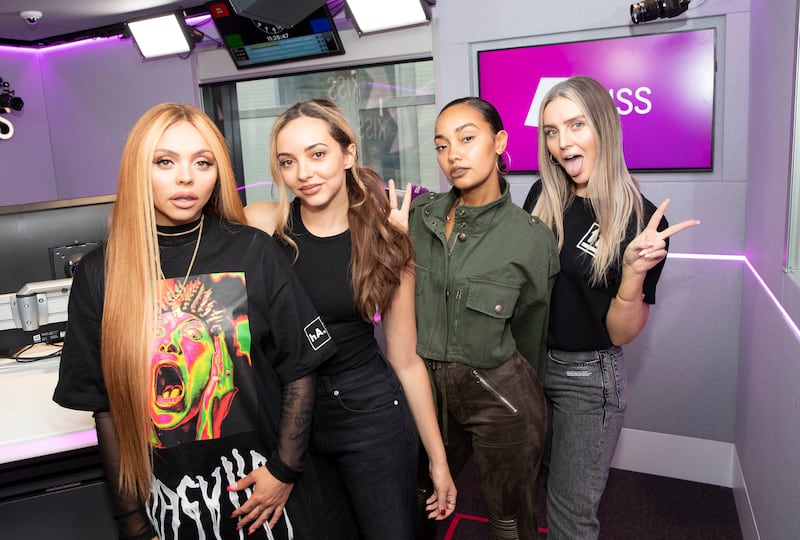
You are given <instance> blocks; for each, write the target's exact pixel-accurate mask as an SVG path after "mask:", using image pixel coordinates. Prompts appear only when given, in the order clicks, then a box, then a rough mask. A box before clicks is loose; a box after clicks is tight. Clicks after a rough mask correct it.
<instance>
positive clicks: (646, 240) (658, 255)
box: [622, 199, 700, 274]
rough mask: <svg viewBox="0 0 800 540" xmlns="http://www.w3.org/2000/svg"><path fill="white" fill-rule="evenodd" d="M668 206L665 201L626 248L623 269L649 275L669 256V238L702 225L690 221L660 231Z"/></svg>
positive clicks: (695, 220) (693, 220)
mask: <svg viewBox="0 0 800 540" xmlns="http://www.w3.org/2000/svg"><path fill="white" fill-rule="evenodd" d="M667 206H669V199H665V200H664V202H662V203H661V204H660V205H659V206H658V208H657V209H656V211H655V212H654V213H653V216H652V217H651V218H650V221H649V222H648V223H647V227H645V228H644V230H642V232H641V233H639V235H638V236H637V237H636V238H634V239H633V240H632V241H631V243H630V244H628V246H627V247H626V248H625V253H623V255H622V265H623V267H626V266H627V267H628V268H629V269H630V270H631V271H633V272H634V273H636V274H645V273H647V271H648V270H650V269H651V268H653V267H654V266H655V265H657V264H658V263H659V262H660V261H661V260H662V259H663V258H664V257H666V256H667V242H666V239H667V238H669V237H670V236H672V235H674V234H677V233H679V232H681V231H683V230H685V229H688V228H690V227H694V226H695V225H698V224H699V223H700V221H699V220H697V219H688V220H686V221H682V222H680V223H678V224H676V225H672V226H671V227H667V228H666V229H664V230H663V231H659V230H658V224H659V223H661V218H663V217H664V212H666V210H667Z"/></svg>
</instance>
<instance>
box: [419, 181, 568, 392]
mask: <svg viewBox="0 0 800 540" xmlns="http://www.w3.org/2000/svg"><path fill="white" fill-rule="evenodd" d="M501 190H502V196H501V197H500V198H499V199H498V200H496V201H494V202H492V203H489V204H487V205H485V206H472V207H468V206H459V207H458V209H457V211H456V215H455V220H454V225H453V231H452V233H451V235H450V242H449V245H448V242H447V240H446V239H445V232H444V225H445V216H446V215H447V213H448V211H449V210H450V208H451V207H452V205H453V203H454V202H455V199H456V198H457V193H456V192H454V191H453V190H451V191H449V192H447V193H438V194H437V193H426V194H424V195H420V196H419V197H417V198H416V199H415V200H414V202H413V204H412V207H411V214H410V217H409V232H410V234H411V237H412V239H413V240H414V246H415V249H416V264H417V268H416V315H417V334H418V341H417V352H418V353H419V355H420V356H421V357H422V358H425V359H428V360H436V361H440V362H459V363H461V364H466V365H469V366H473V367H478V368H492V367H496V366H499V365H500V364H502V363H503V362H505V361H506V360H507V359H508V358H509V357H510V356H511V355H512V353H513V352H514V350H515V349H517V350H518V351H519V352H520V353H521V354H522V355H523V356H524V357H525V358H526V359H527V360H528V361H529V362H530V363H531V364H532V365H533V367H534V368H535V369H536V372H537V373H538V374H539V377H540V379H541V377H542V376H543V374H544V369H543V368H544V365H545V360H546V354H547V349H546V345H545V344H546V339H547V322H548V315H549V311H550V292H551V291H552V288H553V283H554V281H555V277H556V274H557V273H558V270H559V262H558V251H557V248H556V242H555V237H554V235H553V233H552V231H551V230H550V228H549V227H547V226H546V225H545V224H544V223H542V222H541V221H540V220H539V219H538V218H536V217H531V216H530V214H528V213H527V212H525V211H524V210H522V208H520V207H518V206H516V205H515V204H514V203H513V202H512V201H511V196H510V192H509V187H508V183H507V182H506V181H505V180H501Z"/></svg>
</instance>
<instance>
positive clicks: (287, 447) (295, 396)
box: [267, 373, 316, 483]
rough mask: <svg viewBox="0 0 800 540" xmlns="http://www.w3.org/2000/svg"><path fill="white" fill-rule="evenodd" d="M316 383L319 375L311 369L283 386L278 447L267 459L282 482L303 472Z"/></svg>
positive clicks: (287, 481) (268, 465)
mask: <svg viewBox="0 0 800 540" xmlns="http://www.w3.org/2000/svg"><path fill="white" fill-rule="evenodd" d="M315 385H316V377H315V375H314V374H313V373H310V374H308V375H305V376H304V377H301V378H299V379H297V380H294V381H292V382H290V383H287V384H286V385H285V386H284V387H283V391H282V397H281V420H280V428H279V434H278V449H277V450H276V451H275V452H274V453H273V454H272V457H270V459H269V461H268V462H267V469H268V470H269V472H270V473H271V474H272V475H273V476H274V477H275V478H277V479H278V480H280V481H281V482H285V483H293V482H294V481H295V480H297V478H298V477H299V476H300V475H301V474H302V472H303V461H304V460H305V455H306V450H307V448H308V438H309V434H310V432H311V416H312V413H313V410H314V390H315Z"/></svg>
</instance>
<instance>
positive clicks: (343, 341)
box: [279, 199, 379, 375]
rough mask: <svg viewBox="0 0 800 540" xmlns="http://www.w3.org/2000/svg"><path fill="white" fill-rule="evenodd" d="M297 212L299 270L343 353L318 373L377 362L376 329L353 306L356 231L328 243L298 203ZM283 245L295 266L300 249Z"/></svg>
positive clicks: (294, 210)
mask: <svg viewBox="0 0 800 540" xmlns="http://www.w3.org/2000/svg"><path fill="white" fill-rule="evenodd" d="M291 212H292V215H291V219H292V221H291V226H292V231H291V235H290V236H291V237H292V239H293V240H294V241H295V242H296V243H297V247H298V250H299V251H298V257H297V260H296V261H295V262H294V270H295V272H297V275H298V276H299V277H300V281H301V282H302V283H303V286H304V287H305V290H306V292H307V293H308V295H309V296H310V297H311V301H312V302H313V303H314V306H315V307H316V308H317V311H319V314H320V316H321V317H322V320H323V322H324V323H325V326H326V327H327V328H328V331H329V332H330V333H331V336H332V337H333V340H334V342H336V348H337V353H336V354H335V355H334V356H333V357H332V358H331V359H329V360H328V361H327V362H325V363H324V364H323V365H322V366H320V368H319V369H318V370H317V372H318V373H319V374H321V375H331V374H334V373H340V372H342V371H345V370H349V369H354V368H357V367H359V366H362V365H364V364H366V363H368V362H370V361H372V360H373V359H374V358H375V357H376V355H377V354H378V353H379V348H378V343H377V341H376V340H375V328H374V326H373V325H372V323H370V322H367V321H365V320H364V319H362V318H361V315H360V314H359V313H358V312H357V310H356V306H355V304H354V303H353V297H354V294H353V286H352V281H351V279H350V277H351V276H350V260H351V256H352V253H351V252H352V244H351V240H350V231H345V232H343V233H341V234H337V235H335V236H330V237H324V238H323V237H318V236H314V235H313V234H312V233H310V232H309V231H308V229H306V227H305V225H303V220H302V217H301V215H300V204H299V200H298V199H295V200H294V201H293V202H292V210H291ZM279 244H280V245H281V246H282V249H283V251H284V253H285V254H286V256H287V257H288V258H289V260H292V259H294V256H295V251H294V249H293V248H292V247H291V246H289V245H288V244H286V243H285V242H282V241H281V242H279Z"/></svg>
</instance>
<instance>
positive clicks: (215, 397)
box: [150, 274, 250, 448]
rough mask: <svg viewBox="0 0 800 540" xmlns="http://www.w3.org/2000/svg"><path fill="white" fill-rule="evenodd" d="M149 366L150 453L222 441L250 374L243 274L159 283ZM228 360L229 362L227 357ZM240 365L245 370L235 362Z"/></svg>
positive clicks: (248, 333) (248, 336) (248, 334)
mask: <svg viewBox="0 0 800 540" xmlns="http://www.w3.org/2000/svg"><path fill="white" fill-rule="evenodd" d="M160 285H161V295H160V298H161V300H160V315H159V317H158V319H157V321H156V335H155V343H154V353H153V357H152V363H151V376H150V382H151V389H152V393H151V400H150V417H151V420H152V429H151V434H150V435H151V436H150V440H151V444H152V445H153V446H155V447H157V448H164V447H169V446H174V445H177V444H181V443H186V442H190V441H197V440H208V439H217V438H220V437H221V436H222V429H223V424H224V423H225V421H226V420H227V419H228V416H229V413H230V411H231V406H232V404H233V401H234V399H235V398H236V396H237V393H238V392H239V388H238V386H237V384H236V383H235V381H236V371H237V369H247V368H249V355H250V332H249V325H248V324H247V317H246V315H242V316H241V317H239V320H237V318H236V317H235V316H233V315H232V314H235V313H245V314H246V304H247V294H246V289H245V286H244V275H243V274H217V275H208V276H199V277H193V278H192V279H190V280H189V281H187V283H186V286H185V287H184V286H183V285H182V284H181V280H179V279H167V280H162V281H161V282H160ZM234 355H235V356H234ZM242 358H244V360H245V362H244V364H243V363H242V362H241V361H238V362H237V361H236V360H237V359H238V360H241V359H242Z"/></svg>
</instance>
